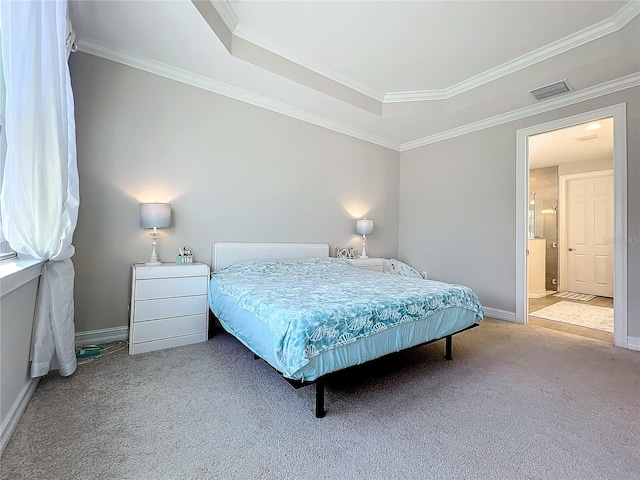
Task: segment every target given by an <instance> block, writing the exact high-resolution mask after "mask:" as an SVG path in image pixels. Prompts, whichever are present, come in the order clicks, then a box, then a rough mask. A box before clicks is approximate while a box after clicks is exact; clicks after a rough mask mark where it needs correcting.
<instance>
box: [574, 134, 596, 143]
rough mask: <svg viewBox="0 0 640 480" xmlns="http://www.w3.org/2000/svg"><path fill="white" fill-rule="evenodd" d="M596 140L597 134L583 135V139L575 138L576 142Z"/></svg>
mask: <svg viewBox="0 0 640 480" xmlns="http://www.w3.org/2000/svg"><path fill="white" fill-rule="evenodd" d="M596 138H598V134H597V133H592V134H591V135H585V136H583V137H575V139H576V142H586V141H587V140H595V139H596Z"/></svg>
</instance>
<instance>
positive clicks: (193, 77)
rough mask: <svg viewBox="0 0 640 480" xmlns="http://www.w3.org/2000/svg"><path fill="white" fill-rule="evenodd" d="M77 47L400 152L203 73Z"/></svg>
mask: <svg viewBox="0 0 640 480" xmlns="http://www.w3.org/2000/svg"><path fill="white" fill-rule="evenodd" d="M77 45H78V50H79V51H81V52H85V53H90V54H91V55H95V56H97V57H101V58H105V59H107V60H111V61H114V62H117V63H121V64H123V65H127V66H129V67H133V68H137V69H139V70H143V71H145V72H149V73H153V74H155V75H159V76H161V77H165V78H168V79H171V80H175V81H177V82H181V83H185V84H187V85H191V86H193V87H197V88H201V89H203V90H207V91H209V92H213V93H217V94H219V95H223V96H225V97H229V98H233V99H235V100H239V101H241V102H245V103H248V104H251V105H255V106H257V107H261V108H265V109H267V110H271V111H273V112H276V113H280V114H282V115H286V116H288V117H292V118H296V119H298V120H302V121H304V122H307V123H311V124H313V125H317V126H319V127H323V128H327V129H329V130H333V131H334V132H338V133H342V134H345V135H348V136H351V137H354V138H358V139H360V140H364V141H365V142H369V143H373V144H375V145H380V146H381V147H385V148H389V149H391V150H395V151H396V152H399V151H400V145H399V144H398V143H397V142H393V141H391V140H389V139H387V138H383V137H379V136H377V135H373V134H371V133H368V132H365V131H363V130H359V129H357V128H353V127H350V126H348V125H344V124H342V123H339V122H336V121H333V120H329V119H327V118H324V117H321V116H320V115H316V114H313V113H309V112H306V111H304V110H301V109H299V108H295V107H291V106H289V105H285V104H284V103H281V102H278V101H275V100H271V99H269V98H266V97H263V96H261V95H257V94H255V93H252V92H249V91H247V90H243V89H241V88H237V87H234V86H232V85H229V84H226V83H223V82H219V81H217V80H213V79H211V78H208V77H205V76H203V75H198V74H196V73H192V72H189V71H187V70H183V69H180V68H176V67H173V66H171V65H167V64H165V63H162V62H158V61H155V60H151V59H148V58H144V57H140V56H138V55H135V54H133V53H131V52H127V51H124V50H117V49H114V48H110V47H107V46H105V45H101V44H99V43H94V42H92V41H90V40H80V41H78V42H77Z"/></svg>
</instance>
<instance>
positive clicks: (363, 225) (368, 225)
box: [356, 218, 373, 258]
mask: <svg viewBox="0 0 640 480" xmlns="http://www.w3.org/2000/svg"><path fill="white" fill-rule="evenodd" d="M356 233H357V234H358V235H362V254H361V255H360V258H369V257H367V248H366V247H367V235H371V233H373V220H367V219H366V218H363V219H362V220H356Z"/></svg>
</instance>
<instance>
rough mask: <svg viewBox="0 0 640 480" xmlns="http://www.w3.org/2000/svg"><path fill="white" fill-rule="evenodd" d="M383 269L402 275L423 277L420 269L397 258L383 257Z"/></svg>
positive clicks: (386, 271)
mask: <svg viewBox="0 0 640 480" xmlns="http://www.w3.org/2000/svg"><path fill="white" fill-rule="evenodd" d="M382 271H383V272H385V273H390V274H392V275H400V276H401V277H411V278H423V277H422V275H421V274H420V272H419V271H417V270H416V269H415V268H413V267H412V266H411V265H407V264H406V263H404V262H401V261H400V260H396V259H395V258H388V259H387V258H383V259H382Z"/></svg>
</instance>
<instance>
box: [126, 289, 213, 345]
mask: <svg viewBox="0 0 640 480" xmlns="http://www.w3.org/2000/svg"><path fill="white" fill-rule="evenodd" d="M134 308H135V312H134V317H133V321H134V322H143V321H145V320H156V319H159V318H169V317H182V316H186V315H197V314H199V313H205V312H206V311H207V296H206V295H197V296H193V297H177V298H159V299H155V300H138V301H136V302H135V307H134ZM136 341H137V339H136Z"/></svg>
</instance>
